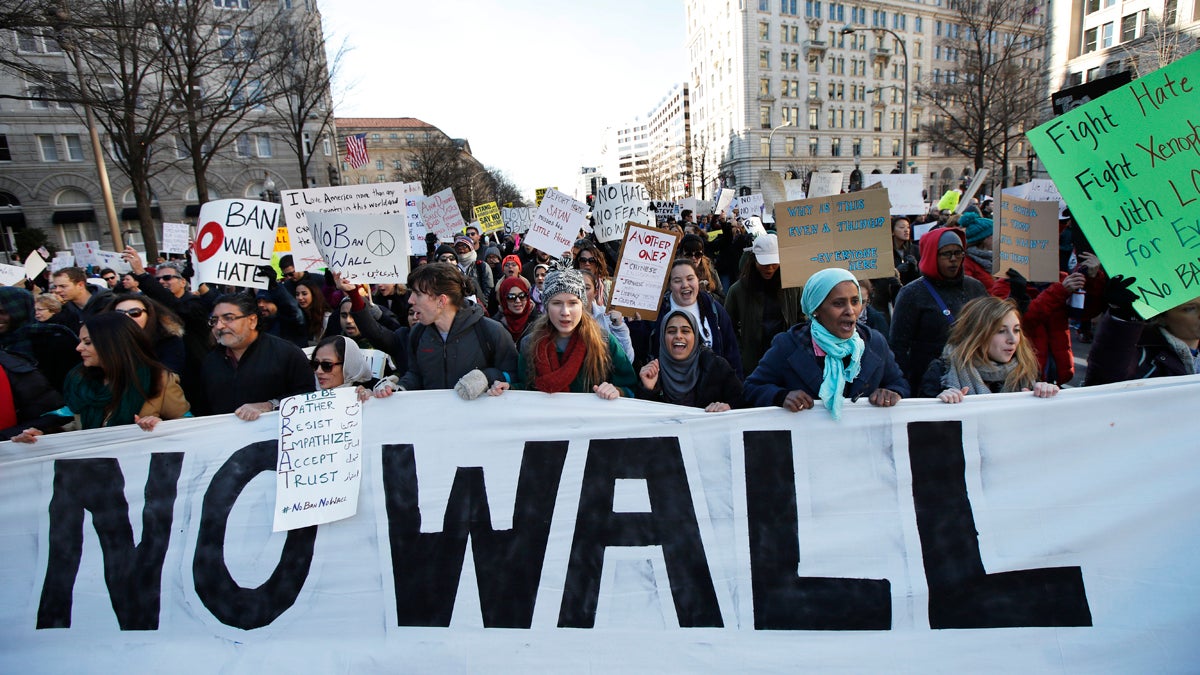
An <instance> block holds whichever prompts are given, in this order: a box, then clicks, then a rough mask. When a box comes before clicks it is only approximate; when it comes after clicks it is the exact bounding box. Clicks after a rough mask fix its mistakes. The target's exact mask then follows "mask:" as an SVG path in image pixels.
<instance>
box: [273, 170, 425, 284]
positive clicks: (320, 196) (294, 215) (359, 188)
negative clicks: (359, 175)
mask: <svg viewBox="0 0 1200 675" xmlns="http://www.w3.org/2000/svg"><path fill="white" fill-rule="evenodd" d="M407 185H408V184H405V183H372V184H369V185H339V186H336V187H327V188H308V189H305V190H284V191H283V192H282V193H281V199H282V201H283V203H282V207H283V212H284V217H285V220H286V221H287V228H288V239H289V241H290V242H291V246H292V260H293V262H294V263H295V265H296V271H297V272H300V271H308V270H313V269H320V268H321V267H322V266H323V265H324V264H325V263H324V261H323V260H322V259H321V252H320V251H318V250H317V244H316V242H315V241H313V236H312V232H311V230H310V229H309V226H308V220H307V219H306V218H305V216H304V214H305V213H306V212H320V213H331V212H339V213H405V212H406V211H408V206H407V205H406V203H405V195H406V194H408V193H407V192H406V191H405V188H406V187H407ZM417 186H418V187H417V190H418V192H419V191H420V184H419V183H418V184H417ZM416 208H417V206H416V203H415V202H414V203H413V209H416ZM418 218H419V216H418ZM424 236H425V233H424V232H422V233H421V237H422V238H424ZM422 246H423V245H422ZM422 250H424V249H423V248H422Z"/></svg>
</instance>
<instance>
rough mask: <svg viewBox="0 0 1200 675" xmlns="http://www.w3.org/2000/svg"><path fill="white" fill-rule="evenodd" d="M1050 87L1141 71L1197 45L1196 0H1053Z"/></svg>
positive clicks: (1199, 2) (1199, 15) (1199, 5)
mask: <svg viewBox="0 0 1200 675" xmlns="http://www.w3.org/2000/svg"><path fill="white" fill-rule="evenodd" d="M1053 11H1054V15H1053V19H1054V31H1053V35H1054V43H1053V57H1052V61H1051V68H1052V70H1051V72H1052V74H1053V76H1054V78H1053V79H1052V81H1051V84H1052V85H1057V86H1054V87H1053V89H1055V90H1057V89H1061V88H1064V87H1070V86H1075V85H1080V84H1083V83H1085V82H1091V81H1093V80H1096V79H1098V78H1102V77H1105V76H1108V75H1114V74H1116V73H1119V72H1123V71H1130V73H1131V74H1132V75H1133V76H1134V77H1138V76H1141V75H1145V74H1146V73H1149V72H1152V71H1154V70H1156V69H1158V68H1161V67H1162V66H1164V65H1166V64H1167V63H1170V62H1171V61H1174V60H1177V59H1179V58H1181V57H1183V56H1186V55H1187V54H1190V53H1192V52H1194V51H1196V49H1197V48H1198V47H1200V0H1084V1H1083V2H1075V3H1055V4H1054V10H1053Z"/></svg>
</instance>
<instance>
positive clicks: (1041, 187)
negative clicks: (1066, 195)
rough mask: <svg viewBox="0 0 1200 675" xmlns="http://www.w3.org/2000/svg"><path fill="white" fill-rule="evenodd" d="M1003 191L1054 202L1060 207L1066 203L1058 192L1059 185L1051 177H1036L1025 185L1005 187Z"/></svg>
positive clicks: (1031, 198) (1033, 200) (1013, 194)
mask: <svg viewBox="0 0 1200 675" xmlns="http://www.w3.org/2000/svg"><path fill="white" fill-rule="evenodd" d="M1001 193H1003V194H1006V195H1012V196H1013V197H1017V198H1019V199H1024V200H1027V201H1031V202H1054V203H1056V204H1058V205H1059V207H1060V208H1061V207H1062V206H1063V205H1064V204H1065V203H1066V202H1064V201H1063V198H1062V195H1061V194H1059V192H1058V186H1057V185H1055V184H1054V181H1052V180H1050V179H1049V178H1034V179H1033V180H1031V181H1029V182H1028V183H1025V184H1023V185H1014V186H1013V187H1010V188H1004V189H1003V190H1001Z"/></svg>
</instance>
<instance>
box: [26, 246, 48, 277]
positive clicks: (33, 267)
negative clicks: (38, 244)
mask: <svg viewBox="0 0 1200 675" xmlns="http://www.w3.org/2000/svg"><path fill="white" fill-rule="evenodd" d="M44 269H46V259H45V258H43V257H42V256H41V254H39V253H38V252H37V251H33V252H31V253H30V254H29V256H28V257H27V258H25V276H26V277H28V278H30V279H36V278H37V276H38V275H39V274H41V273H42V270H44Z"/></svg>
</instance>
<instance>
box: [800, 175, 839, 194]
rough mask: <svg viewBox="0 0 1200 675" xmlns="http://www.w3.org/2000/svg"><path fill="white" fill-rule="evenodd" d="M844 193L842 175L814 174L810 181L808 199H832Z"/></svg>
mask: <svg viewBox="0 0 1200 675" xmlns="http://www.w3.org/2000/svg"><path fill="white" fill-rule="evenodd" d="M841 193H842V174H841V173H814V174H813V175H812V176H810V177H809V179H808V198H809V199H814V198H816V197H832V196H833V195H838V194H841Z"/></svg>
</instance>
